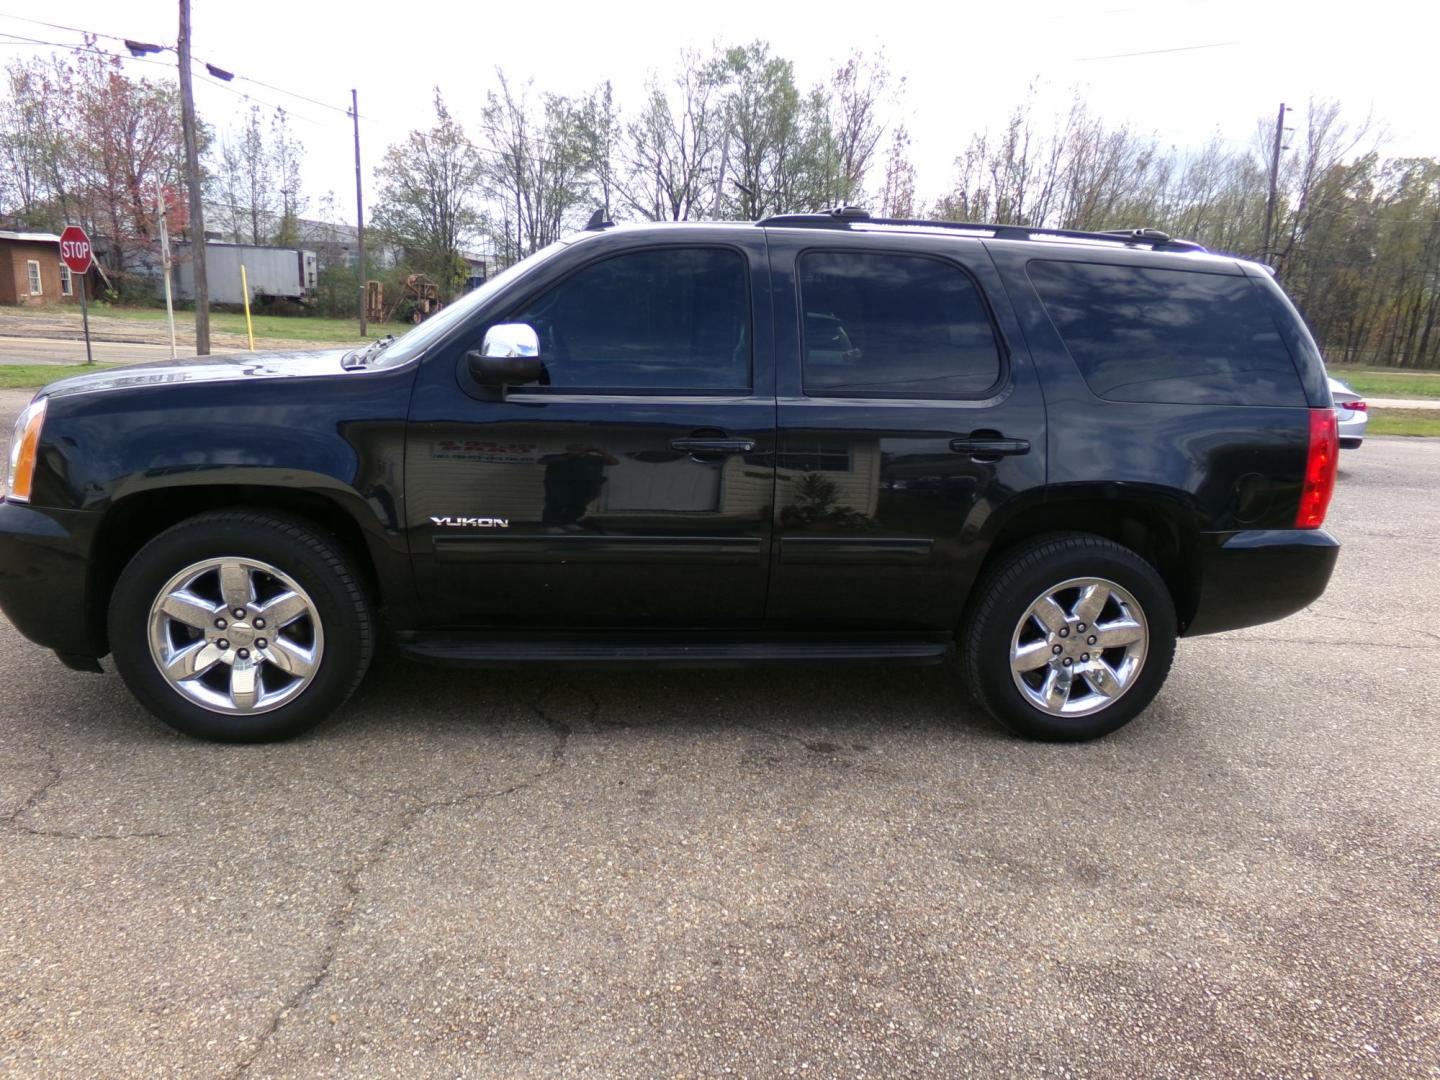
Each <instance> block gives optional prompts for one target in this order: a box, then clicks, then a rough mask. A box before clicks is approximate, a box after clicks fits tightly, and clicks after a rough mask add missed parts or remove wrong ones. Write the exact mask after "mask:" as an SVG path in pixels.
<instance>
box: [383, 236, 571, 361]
mask: <svg viewBox="0 0 1440 1080" xmlns="http://www.w3.org/2000/svg"><path fill="white" fill-rule="evenodd" d="M564 249H565V242H564V241H561V240H557V241H556V242H555V243H553V244H551V245H550V246H549V247H544V248H541V249H540V250H539V251H537V252H536V253H535V254H534V255H531V256H530V257H529V258H526V259H521V260H520V261H519V262H518V263H516V264H515V265H514V266H511V267H509V268H508V269H506V270H504V271H503V272H501V273H499V274H496V275H495V276H494V277H493V278H491V279H490V280H489V281H487V282H485V284H484V285H481V286H480V287H479V288H478V289H475V290H474V291H473V292H469V293H466V294H465V295H464V296H462V297H461V298H460V299H459V300H456V301H455V302H454V303H453V304H450V305H448V306H447V307H443V308H441V309H440V310H439V311H437V312H436V313H435V314H434V315H432V316H431V317H430V318H428V319H426V320H425V321H424V322H422V323H421V324H420V325H419V326H417V327H415V329H414V330H411V331H409V332H408V333H406V334H404V335H403V336H401V337H400V338H398V339H396V340H395V341H394V342H393V343H392V344H390V345H387V346H385V347H384V348H383V349H380V350H376V351H374V352H371V353H369V354H368V355H369V358H370V362H369V363H368V364H367V365H366V366H367V367H375V368H379V367H395V366H396V365H398V364H403V363H405V361H407V360H411V359H413V358H415V357H416V356H418V355H420V353H422V352H424V351H425V350H426V349H427V348H428V347H429V346H430V345H431V344H433V343H434V342H436V341H439V340H440V339H441V338H443V337H444V336H445V335H446V334H448V333H449V332H450V331H451V330H452V329H454V328H455V327H457V326H459V325H460V324H461V323H463V322H465V320H466V319H468V318H469V317H470V315H471V313H472V312H474V311H475V309H476V308H478V307H480V306H481V305H482V304H484V303H485V302H486V301H487V300H489V299H490V298H491V297H492V296H494V295H495V294H496V293H498V292H500V290H501V289H504V288H507V287H508V286H509V285H510V284H511V282H513V281H515V280H516V279H518V278H521V277H524V276H525V275H526V274H528V273H529V272H530V271H532V270H534V269H535V268H536V267H537V266H539V265H540V264H541V263H544V262H546V261H547V260H548V259H549V258H550V257H551V256H552V255H554V254H555V253H556V252H558V251H563V250H564Z"/></svg>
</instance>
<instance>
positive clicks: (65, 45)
mask: <svg viewBox="0 0 1440 1080" xmlns="http://www.w3.org/2000/svg"><path fill="white" fill-rule="evenodd" d="M0 18H6V19H16V20H18V21H20V22H25V23H33V24H35V25H37V26H46V27H49V28H50V29H52V30H64V31H66V32H68V33H72V34H80V35H82V36H83V37H86V38H105V39H107V40H109V41H121V42H123V41H125V40H126V39H125V38H123V37H120V36H119V35H117V34H104V33H100V32H99V31H96V30H85V29H82V28H80V27H78V26H65V25H63V24H61V23H50V22H45V21H43V20H41V19H28V18H25V17H24V16H21V15H9V14H4V13H0ZM0 37H10V38H16V39H17V41H18V42H24V43H28V44H32V45H48V46H51V47H53V48H57V49H76V50H82V51H87V52H94V53H97V54H99V55H102V56H110V57H114V58H115V59H117V60H122V61H132V60H134V61H139V62H140V63H144V64H158V65H160V66H161V67H170V66H171V65H170V64H167V63H165V62H164V61H160V60H151V59H149V58H147V57H143V56H125V55H122V54H120V53H115V52H108V51H106V50H104V49H100V48H98V47H96V46H95V45H94V44H92V43H91V42H89V41H86V42H85V43H83V44H79V45H77V44H74V43H71V42H65V41H42V40H41V39H39V38H31V37H24V36H22V35H19V34H10V33H3V32H0ZM164 48H166V49H167V50H169V49H171V46H168V45H166V46H164ZM172 51H173V50H172ZM191 59H192V61H193V62H194V63H195V64H202V65H203V64H205V63H206V61H205V60H204V59H203V58H201V57H199V56H193V55H192V57H191ZM197 74H198V72H197ZM200 77H201V78H205V76H203V75H202V76H200ZM235 78H236V79H238V80H240V81H242V82H247V83H251V84H253V85H255V86H260V87H264V88H265V89H266V90H270V91H273V92H274V93H277V94H284V95H285V96H287V97H292V98H295V99H297V100H299V101H304V102H308V103H309V104H311V105H318V106H319V107H320V108H322V109H329V110H330V111H331V112H336V113H339V114H340V115H341V116H344V117H347V118H348V117H349V115H350V113H349V110H347V109H345V108H342V107H341V106H338V105H331V104H330V103H329V102H326V101H321V100H320V99H319V98H313V97H310V96H309V95H308V94H302V93H300V92H298V91H296V90H287V89H286V88H285V87H283V86H276V85H274V84H273V83H267V82H264V81H262V80H260V79H255V78H251V77H250V76H248V75H238V74H237V75H236V76H235ZM206 81H207V82H211V83H213V84H214V85H216V86H220V87H222V88H223V89H227V90H230V91H231V92H232V93H236V94H239V95H240V96H241V97H249V98H250V99H252V100H255V101H259V102H261V103H262V104H265V105H270V106H271V107H273V108H284V106H282V105H279V104H277V103H275V102H271V101H266V100H265V99H264V98H260V97H256V96H254V95H246V94H241V93H240V91H238V90H234V89H233V88H231V87H226V86H224V83H223V82H221V81H220V80H217V79H206ZM294 115H299V116H304V114H303V113H297V114H294ZM304 118H305V119H307V120H309V121H310V122H311V123H315V124H319V123H321V121H319V120H315V119H314V118H313V117H308V116H305V117H304ZM360 119H362V120H369V119H370V117H368V116H362V117H361V118H360Z"/></svg>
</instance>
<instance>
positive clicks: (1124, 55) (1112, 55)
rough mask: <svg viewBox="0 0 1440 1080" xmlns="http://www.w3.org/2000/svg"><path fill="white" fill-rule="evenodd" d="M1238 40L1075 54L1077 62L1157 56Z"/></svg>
mask: <svg viewBox="0 0 1440 1080" xmlns="http://www.w3.org/2000/svg"><path fill="white" fill-rule="evenodd" d="M1239 44H1240V42H1238V41H1212V42H1210V43H1209V44H1206V45H1177V46H1176V47H1175V48H1173V49H1143V50H1141V51H1140V52H1122V53H1108V54H1107V55H1105V56H1077V57H1076V58H1075V60H1076V62H1077V63H1081V64H1083V63H1087V62H1089V61H1091V60H1124V59H1127V58H1129V57H1132V56H1159V55H1160V54H1161V53H1177V52H1195V51H1196V50H1197V49H1220V48H1224V47H1225V46H1226V45H1239Z"/></svg>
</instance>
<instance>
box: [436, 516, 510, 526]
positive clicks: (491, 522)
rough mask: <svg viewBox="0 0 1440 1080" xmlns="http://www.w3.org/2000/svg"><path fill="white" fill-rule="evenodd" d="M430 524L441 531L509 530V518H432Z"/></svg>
mask: <svg viewBox="0 0 1440 1080" xmlns="http://www.w3.org/2000/svg"><path fill="white" fill-rule="evenodd" d="M430 523H431V524H432V525H434V526H436V527H437V528H441V529H508V528H509V527H510V519H509V518H497V517H432V518H431V519H430Z"/></svg>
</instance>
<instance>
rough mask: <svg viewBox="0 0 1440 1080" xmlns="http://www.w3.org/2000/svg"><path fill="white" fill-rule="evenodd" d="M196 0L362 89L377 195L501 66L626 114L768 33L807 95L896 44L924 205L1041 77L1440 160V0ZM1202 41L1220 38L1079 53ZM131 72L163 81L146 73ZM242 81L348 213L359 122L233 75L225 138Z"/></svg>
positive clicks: (100, 20) (1114, 105) (230, 42)
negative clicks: (1374, 127) (445, 109)
mask: <svg viewBox="0 0 1440 1080" xmlns="http://www.w3.org/2000/svg"><path fill="white" fill-rule="evenodd" d="M193 3H194V16H193V19H194V39H193V48H194V52H195V55H196V56H197V57H198V58H200V59H202V60H208V61H210V62H212V63H215V64H217V65H219V66H220V67H223V68H226V69H228V70H230V71H233V72H235V73H236V74H237V75H243V76H249V77H250V78H253V79H258V80H260V81H263V82H266V83H272V84H274V85H276V86H279V87H283V88H285V89H287V90H292V91H295V92H297V93H300V94H304V95H306V96H308V97H313V98H316V99H319V100H321V101H325V102H329V103H333V104H334V105H335V106H337V107H339V108H345V107H347V106H348V105H349V90H350V88H351V87H352V86H353V87H355V88H356V89H357V90H358V91H359V94H360V112H361V116H362V123H361V126H360V134H361V142H362V154H363V155H364V165H365V173H364V175H365V184H366V189H367V202H368V201H369V194H368V192H369V191H370V190H371V188H372V187H373V179H372V172H371V169H372V167H373V166H374V164H375V163H376V162H377V161H378V160H379V158H380V155H381V153H382V152H383V150H384V148H385V146H386V145H387V144H389V143H390V142H393V141H395V140H396V139H398V138H400V137H402V136H403V135H404V133H405V132H406V131H407V130H409V129H410V128H412V127H425V126H428V125H429V123H430V122H431V119H432V113H431V109H430V98H431V88H432V87H433V86H434V85H437V84H438V85H439V86H440V88H441V90H442V91H443V92H444V94H445V97H446V100H447V102H448V104H449V106H450V108H451V111H452V112H453V113H454V114H455V116H456V117H457V118H458V119H460V120H461V121H462V122H463V123H465V124H466V125H467V127H470V128H471V129H472V134H473V131H474V128H475V126H476V121H477V119H478V114H479V110H480V107H481V104H482V103H483V100H484V94H485V91H486V90H487V89H489V88H490V87H492V86H493V85H494V67H495V65H496V64H500V65H501V66H503V67H504V69H505V71H506V73H507V75H508V76H510V77H512V78H514V79H516V80H517V81H519V80H523V79H525V78H533V79H534V82H535V89H536V91H537V92H538V91H542V90H548V91H554V92H558V93H565V94H578V93H582V92H584V91H585V90H587V89H589V88H590V87H592V86H594V85H595V84H596V83H599V82H601V81H602V80H604V79H606V78H608V79H610V80H611V81H612V82H613V83H614V85H615V91H616V96H617V98H618V100H619V103H620V105H621V107H622V110H623V109H627V108H630V109H633V107H634V106H635V105H636V104H638V100H639V97H640V92H641V89H642V88H643V85H644V82H645V78H646V75H647V73H648V72H649V71H651V70H655V71H658V72H659V73H660V74H661V75H662V76H665V75H667V74H668V73H669V72H670V71H671V70H673V67H674V63H675V60H676V56H677V54H678V52H679V51H680V50H681V49H683V48H687V47H695V48H701V49H706V48H708V47H709V45H710V44H711V43H712V42H713V41H715V40H717V39H719V40H722V41H724V42H725V43H740V42H745V41H749V40H751V39H753V38H756V37H760V38H763V39H765V40H767V41H769V42H770V44H771V46H772V48H773V50H774V51H775V52H776V53H778V54H779V55H782V56H785V57H787V58H789V59H791V60H793V61H794V63H795V67H796V75H797V81H798V82H799V83H800V85H801V87H802V89H803V88H808V87H809V86H810V85H811V84H812V83H814V82H817V81H819V80H822V79H824V78H825V77H826V76H827V75H828V73H829V71H830V70H831V69H832V68H833V66H834V65H835V63H836V62H838V61H839V60H840V59H842V58H843V57H844V56H846V55H847V54H848V53H849V52H850V51H851V50H852V49H854V48H855V47H857V46H858V47H860V48H863V49H865V50H866V51H867V52H873V51H876V50H878V49H883V50H884V52H885V55H886V57H887V59H888V61H889V64H890V67H891V69H892V70H893V71H894V72H895V73H896V74H903V75H905V76H906V86H905V91H904V94H903V97H902V99H901V101H900V105H899V108H898V110H897V112H896V114H895V115H896V118H897V119H901V120H903V121H904V123H905V124H906V125H907V126H908V127H909V129H910V132H911V136H912V143H911V148H912V159H913V160H914V162H915V165H916V167H917V169H918V173H919V188H920V194H921V195H922V197H925V198H933V197H934V196H936V195H938V194H939V193H940V192H942V191H943V190H945V189H946V188H947V187H948V185H949V180H950V174H951V162H952V161H953V159H954V158H955V156H956V154H957V153H959V152H960V150H962V149H963V147H964V144H965V143H966V142H967V141H968V139H969V136H970V133H971V132H973V131H976V130H979V129H981V128H985V127H987V126H988V127H991V128H992V129H993V128H998V127H999V126H1000V125H1001V124H1002V123H1003V121H1004V119H1005V116H1006V115H1007V114H1008V112H1009V111H1010V109H1011V108H1013V106H1014V105H1015V104H1016V103H1017V102H1018V101H1020V100H1021V99H1022V98H1023V95H1024V94H1025V92H1026V88H1027V86H1028V85H1029V84H1030V83H1032V82H1037V81H1038V84H1039V88H1040V95H1041V97H1040V102H1041V110H1042V111H1044V112H1048V111H1049V110H1051V109H1059V108H1061V107H1063V105H1064V103H1065V102H1066V100H1068V97H1069V93H1070V89H1071V88H1072V87H1074V86H1079V87H1080V88H1081V90H1082V91H1083V92H1084V94H1085V96H1086V97H1087V98H1088V100H1089V102H1090V104H1091V106H1092V107H1093V108H1094V110H1095V111H1096V112H1097V113H1099V114H1100V115H1102V116H1104V117H1105V118H1107V119H1108V120H1110V121H1115V122H1118V121H1122V120H1128V121H1129V122H1131V123H1132V124H1133V125H1134V126H1135V127H1136V128H1138V129H1140V130H1142V131H1145V132H1151V131H1153V132H1154V133H1156V134H1157V135H1158V136H1159V137H1160V138H1161V140H1162V141H1163V142H1165V143H1166V144H1174V145H1177V146H1181V147H1193V146H1198V145H1200V144H1202V143H1204V142H1205V141H1206V140H1207V139H1208V138H1209V137H1210V136H1211V135H1212V134H1214V133H1217V132H1218V133H1219V134H1221V135H1222V136H1224V137H1226V138H1228V139H1230V140H1233V141H1234V142H1235V143H1236V144H1249V143H1250V142H1251V141H1252V140H1253V138H1254V133H1255V125H1256V120H1257V119H1258V118H1259V117H1260V116H1262V115H1268V116H1273V115H1274V113H1275V110H1276V107H1277V106H1278V104H1279V102H1281V101H1286V102H1289V103H1291V104H1292V105H1297V106H1299V107H1300V110H1299V111H1297V113H1296V114H1295V119H1294V120H1292V123H1294V124H1295V125H1296V126H1300V125H1303V123H1304V112H1303V109H1304V104H1305V102H1306V101H1307V100H1308V99H1309V98H1310V97H1312V96H1314V97H1317V98H1326V97H1334V98H1338V99H1340V100H1341V101H1342V103H1343V104H1344V106H1345V114H1346V115H1347V116H1348V117H1350V118H1352V119H1355V120H1359V119H1362V118H1363V117H1364V116H1365V115H1366V114H1367V113H1373V115H1374V117H1375V119H1376V121H1377V123H1378V124H1379V125H1380V126H1381V127H1382V128H1383V130H1384V131H1385V133H1386V141H1385V143H1384V144H1383V147H1382V149H1383V151H1384V152H1385V153H1387V154H1397V155H1398V154H1413V155H1440V122H1437V120H1436V115H1435V114H1436V109H1437V103H1440V95H1437V93H1436V91H1435V64H1436V59H1435V50H1436V41H1437V37H1440V5H1437V4H1436V3H1435V2H1434V0H1411V2H1408V3H1406V2H1401V0H1367V2H1365V3H1363V4H1362V3H1348V4H1338V3H1331V2H1328V0H1317V2H1311V3H1299V2H1290V0H1284V2H1280V0H1211V2H1202V0H1166V2H1160V3H1154V2H1152V3H1142V2H1135V0H1131V2H1126V0H1069V2H1052V0H1031V2H1028V3H1017V2H1014V0H1010V2H1003V3H956V2H954V0H950V2H946V0H939V2H933V3H912V2H908V0H889V2H887V3H885V4H883V5H877V4H875V3H873V2H872V3H866V4H863V5H862V4H852V3H846V2H835V0H832V2H829V3H824V4H804V5H794V6H790V5H785V4H783V3H777V2H776V0H770V2H767V3H756V2H751V0H728V2H725V3H717V4H694V5H683V6H682V5H680V4H677V3H673V2H672V3H640V2H634V3H623V2H615V0H612V2H610V3H605V4H593V3H558V2H551V3H533V2H532V3H518V4H503V3H473V2H472V3H467V4H455V3H446V2H442V0H428V2H426V3H423V4H414V5H410V6H408V7H407V6H406V5H404V4H401V5H399V6H397V5H394V4H379V3H371V4H366V3H357V4H343V5H342V4H336V3H304V2H301V3H292V4H288V5H281V6H279V7H274V6H269V7H267V6H264V5H262V6H260V7H257V6H255V5H254V4H240V3H236V2H234V0H193ZM0 12H4V13H5V14H4V15H0V32H5V33H11V34H19V35H23V36H27V37H35V38H44V39H46V40H51V41H59V42H69V41H73V40H76V38H75V35H73V34H67V33H65V32H63V31H60V30H55V29H47V28H44V27H39V26H35V25H34V24H27V23H22V22H18V21H15V20H14V19H13V18H10V17H7V16H8V15H10V14H13V15H20V16H25V17H28V18H32V19H37V18H38V19H45V20H47V21H50V22H54V23H63V24H65V25H67V26H73V27H81V28H84V29H87V30H94V31H99V32H103V33H109V34H117V35H121V36H124V37H131V38H139V39H143V40H147V41H154V42H157V43H161V44H167V45H170V44H173V43H174V40H175V34H176V22H177V15H176V12H177V9H176V5H175V4H174V3H164V2H156V0H132V2H128V3H124V4H117V3H115V0H69V2H68V3H66V4H64V5H55V6H53V7H49V8H36V7H35V6H34V5H31V4H27V5H20V4H19V3H18V2H17V0H0ZM5 40H6V39H4V38H0V42H4V41H5ZM101 45H102V47H107V46H109V47H115V48H118V45H117V44H116V43H113V42H103V41H102V43H101ZM1206 45H1214V46H1215V47H1213V48H1199V49H1191V50H1190V51H1176V52H1167V53H1159V54H1156V55H1149V56H1133V57H1122V58H1116V59H1093V60H1087V59H1085V58H1089V57H1101V56H1111V55H1112V54H1117V53H1132V52H1142V51H1147V50H1159V49H1182V48H1185V47H1190V46H1206ZM37 51H38V52H48V51H50V50H49V49H45V48H41V47H38V46H26V45H16V44H9V45H6V46H5V47H3V49H0V58H5V59H8V58H9V57H11V56H23V55H25V54H26V53H27V52H37ZM161 58H162V59H167V60H168V59H173V58H172V57H171V56H170V54H162V57H161ZM127 68H128V70H129V71H130V72H131V73H132V74H134V75H140V74H144V75H147V76H152V77H156V76H163V75H164V72H163V71H162V69H161V68H160V67H157V66H154V65H149V64H138V63H135V64H129V65H127ZM236 91H241V92H244V93H248V94H250V95H252V96H253V97H254V98H255V99H256V100H258V101H260V102H262V104H264V103H281V104H284V105H285V106H286V107H287V109H288V110H289V111H290V113H291V115H292V116H294V117H295V123H294V131H295V133H296V135H297V136H299V137H300V138H301V139H302V140H303V141H304V143H305V145H306V150H307V156H306V161H305V170H304V175H305V181H306V192H305V194H306V195H307V196H308V197H309V198H310V200H311V210H312V211H313V209H314V206H315V202H316V200H317V198H318V197H319V196H320V195H321V194H323V193H324V192H325V191H326V190H334V192H335V194H336V197H337V206H338V207H339V208H340V209H341V211H342V213H343V214H345V215H351V214H353V212H354V185H355V176H354V162H353V157H352V154H353V146H352V142H351V130H350V121H349V120H348V118H347V117H345V116H343V115H341V114H340V113H338V112H333V111H328V110H325V109H322V108H320V107H319V106H317V105H314V104H310V103H308V102H304V101H298V100H295V99H293V98H288V97H284V96H282V95H279V94H276V93H275V92H273V91H271V90H268V89H265V88H262V87H259V86H255V85H253V84H251V83H245V82H241V81H239V80H238V79H237V80H236V81H235V82H234V83H231V84H230V88H229V90H226V89H222V88H220V87H218V86H212V85H208V84H206V83H204V82H197V84H196V101H197V105H198V108H199V110H200V112H201V115H202V116H203V118H204V119H205V120H206V121H208V122H209V123H211V124H214V125H215V126H216V127H217V128H221V129H223V128H224V127H225V126H226V125H227V124H229V123H231V122H232V121H233V119H234V118H235V117H236V116H237V115H238V112H239V110H240V109H241V108H243V107H244V105H245V103H244V101H243V100H242V99H241V98H240V97H238V96H237V95H236V93H235V92H236Z"/></svg>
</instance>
